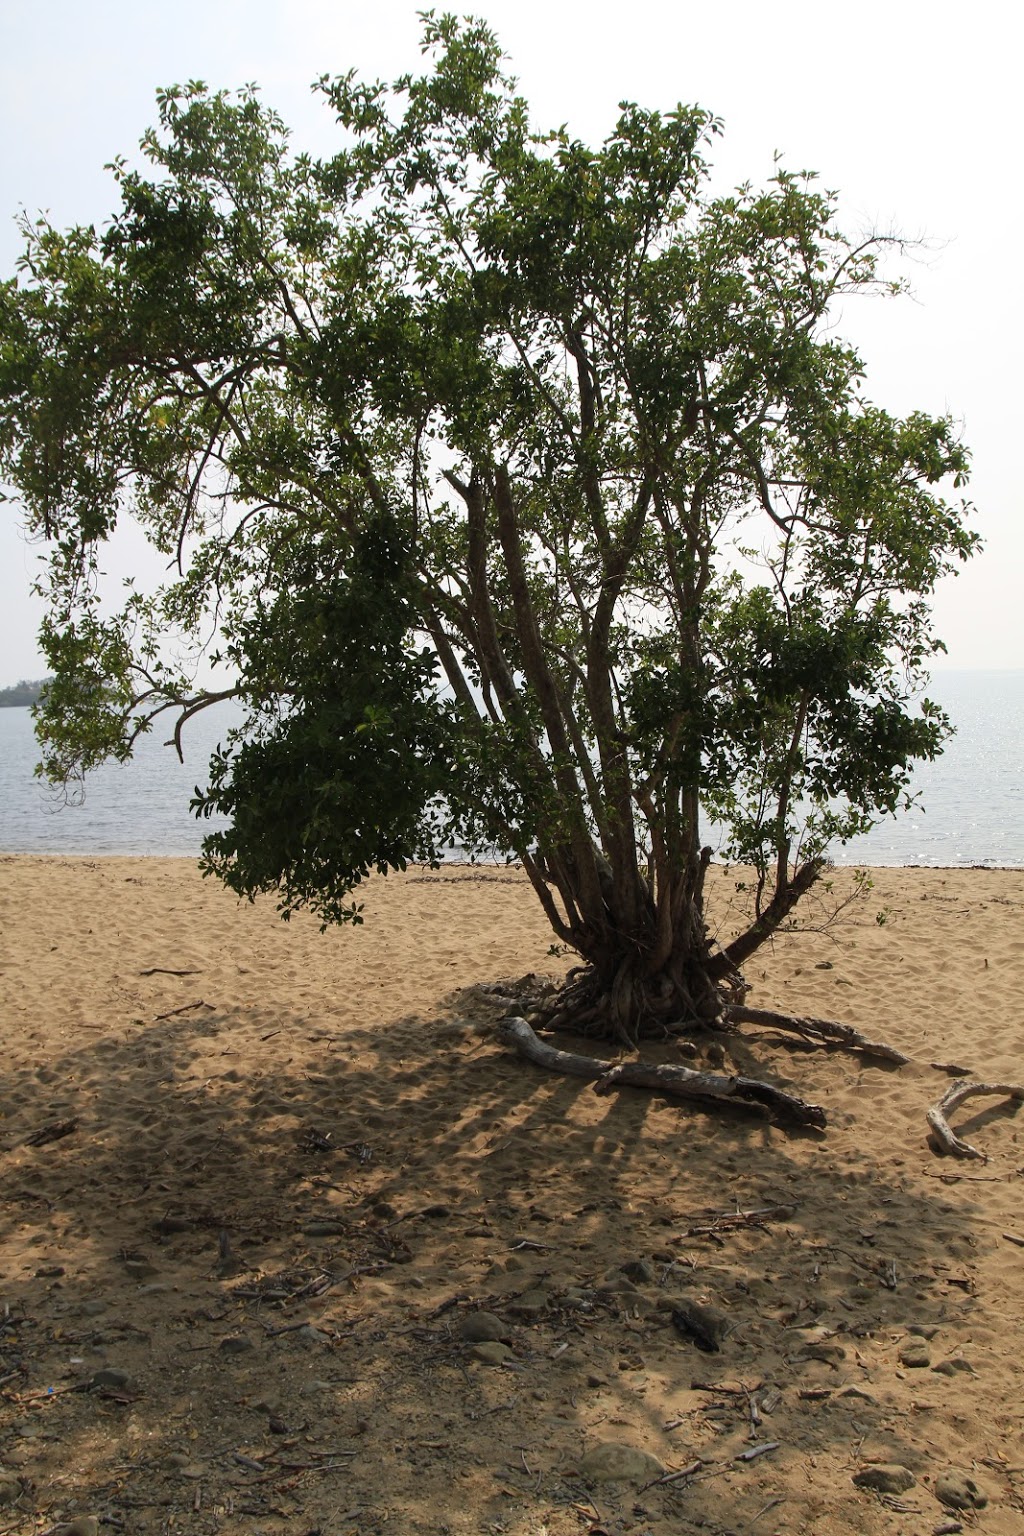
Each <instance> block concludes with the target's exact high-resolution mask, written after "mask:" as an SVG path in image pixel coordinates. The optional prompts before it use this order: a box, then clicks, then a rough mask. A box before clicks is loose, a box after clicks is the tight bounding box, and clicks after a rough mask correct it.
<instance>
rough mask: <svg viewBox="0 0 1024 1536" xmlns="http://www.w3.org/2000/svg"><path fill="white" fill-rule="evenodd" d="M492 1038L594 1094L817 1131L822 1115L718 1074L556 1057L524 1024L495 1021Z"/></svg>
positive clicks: (765, 1086)
mask: <svg viewBox="0 0 1024 1536" xmlns="http://www.w3.org/2000/svg"><path fill="white" fill-rule="evenodd" d="M498 1036H499V1038H500V1039H501V1041H502V1042H503V1043H504V1044H505V1045H508V1046H511V1047H512V1048H513V1050H516V1051H518V1052H519V1054H520V1055H521V1056H525V1057H526V1058H527V1060H528V1061H532V1062H534V1063H535V1064H536V1065H537V1066H539V1067H546V1068H547V1069H548V1071H551V1072H562V1073H565V1074H567V1075H568V1076H570V1077H582V1078H587V1079H589V1080H590V1081H592V1082H593V1084H594V1091H595V1093H608V1092H610V1091H611V1089H613V1088H620V1087H635V1088H653V1089H654V1090H656V1091H657V1092H659V1093H666V1094H669V1095H671V1096H673V1097H676V1098H684V1099H696V1100H703V1101H705V1102H714V1103H721V1102H723V1101H726V1102H729V1103H731V1104H735V1105H738V1106H740V1107H743V1108H746V1109H751V1108H764V1109H767V1110H768V1111H769V1112H770V1113H772V1114H773V1115H775V1116H777V1117H778V1118H779V1119H784V1120H789V1121H793V1122H795V1123H796V1124H797V1125H811V1126H816V1127H818V1128H819V1129H822V1128H824V1126H825V1123H826V1121H825V1111H824V1110H823V1109H822V1108H821V1106H820V1105H819V1104H810V1103H808V1102H807V1101H806V1100H804V1099H798V1098H796V1097H795V1096H794V1095H793V1094H789V1093H785V1092H784V1091H783V1090H782V1089H781V1088H775V1087H773V1086H772V1084H770V1083H762V1082H760V1081H758V1080H757V1079H756V1078H750V1077H727V1076H725V1075H724V1074H722V1073H718V1072H694V1071H691V1069H690V1068H689V1067H677V1066H656V1065H652V1064H650V1063H647V1062H642V1061H624V1062H619V1063H614V1062H610V1061H601V1060H599V1059H595V1058H594V1057H592V1056H580V1055H577V1054H576V1053H575V1052H573V1051H560V1050H558V1049H556V1047H555V1046H552V1045H548V1044H547V1043H546V1042H545V1041H543V1040H540V1039H538V1037H537V1036H536V1035H535V1034H534V1032H533V1030H532V1029H531V1028H530V1026H529V1024H527V1022H526V1020H525V1019H522V1018H518V1017H515V1016H511V1017H508V1018H504V1019H502V1020H501V1022H500V1023H499V1025H498Z"/></svg>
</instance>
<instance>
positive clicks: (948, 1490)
mask: <svg viewBox="0 0 1024 1536" xmlns="http://www.w3.org/2000/svg"><path fill="white" fill-rule="evenodd" d="M935 1497H936V1498H937V1499H938V1500H939V1503H940V1504H945V1505H947V1506H948V1507H949V1508H950V1509H984V1508H985V1505H986V1504H987V1503H988V1494H987V1493H985V1492H984V1490H983V1489H981V1488H979V1487H978V1484H977V1483H976V1482H975V1481H974V1479H973V1477H970V1476H968V1474H967V1473H966V1472H958V1471H957V1470H956V1468H955V1467H951V1468H950V1469H949V1471H948V1472H943V1473H941V1474H940V1475H939V1476H938V1477H937V1478H936V1479H935Z"/></svg>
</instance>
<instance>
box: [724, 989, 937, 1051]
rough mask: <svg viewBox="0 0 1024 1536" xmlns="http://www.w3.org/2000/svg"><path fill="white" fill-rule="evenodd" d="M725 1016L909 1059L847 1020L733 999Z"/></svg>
mask: <svg viewBox="0 0 1024 1536" xmlns="http://www.w3.org/2000/svg"><path fill="white" fill-rule="evenodd" d="M725 1016H726V1018H727V1019H728V1020H729V1021H730V1023H733V1024H759V1025H761V1027H762V1028H764V1029H781V1030H787V1031H788V1032H789V1033H790V1034H793V1035H799V1036H800V1038H801V1039H802V1040H804V1041H806V1042H807V1044H808V1045H820V1046H830V1045H832V1046H841V1047H843V1048H844V1049H846V1050H848V1051H860V1052H862V1053H863V1055H865V1056H877V1057H878V1058H879V1059H880V1060H881V1061H893V1062H896V1064H897V1065H898V1066H905V1065H906V1063H907V1062H908V1061H909V1060H910V1057H909V1056H905V1055H904V1054H903V1052H902V1051H898V1050H896V1048H895V1047H894V1046H891V1045H885V1044H884V1043H883V1042H881V1041H879V1040H867V1039H865V1037H864V1036H863V1035H862V1034H861V1033H860V1032H859V1030H856V1029H854V1028H853V1026H852V1025H850V1024H837V1023H836V1022H835V1021H834V1020H833V1019H801V1018H796V1017H794V1016H793V1015H792V1014H789V1013H776V1012H775V1011H774V1010H773V1009H771V1008H748V1007H747V1005H746V1003H733V1004H731V1005H730V1006H729V1007H728V1008H727V1009H726V1010H725Z"/></svg>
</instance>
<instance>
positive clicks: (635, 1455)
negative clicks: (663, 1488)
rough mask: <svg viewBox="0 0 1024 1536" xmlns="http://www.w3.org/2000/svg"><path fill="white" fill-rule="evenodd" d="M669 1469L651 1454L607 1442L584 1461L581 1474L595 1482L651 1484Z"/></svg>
mask: <svg viewBox="0 0 1024 1536" xmlns="http://www.w3.org/2000/svg"><path fill="white" fill-rule="evenodd" d="M664 1470H665V1468H664V1467H663V1466H662V1464H661V1462H660V1461H659V1460H658V1458H657V1456H652V1455H651V1453H650V1451H638V1450H637V1449H636V1447H635V1446H632V1445H619V1444H617V1443H616V1442H615V1441H614V1440H606V1441H604V1442H603V1444H601V1445H595V1446H593V1447H592V1448H591V1449H590V1450H589V1451H588V1452H587V1453H586V1455H585V1456H584V1457H583V1459H582V1460H581V1462H580V1472H581V1474H582V1475H583V1476H584V1477H585V1478H589V1479H590V1481H591V1482H595V1483H649V1482H651V1481H652V1479H653V1478H656V1477H660V1476H661V1475H662V1473H663V1472H664Z"/></svg>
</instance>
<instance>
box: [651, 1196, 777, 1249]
mask: <svg viewBox="0 0 1024 1536" xmlns="http://www.w3.org/2000/svg"><path fill="white" fill-rule="evenodd" d="M795 1215H796V1206H795V1205H760V1206H757V1207H756V1208H755V1209H753V1210H749V1211H716V1212H714V1213H713V1214H712V1215H711V1216H709V1217H708V1218H707V1219H706V1220H705V1221H703V1222H700V1223H697V1224H695V1225H694V1226H691V1227H685V1228H684V1229H683V1231H682V1232H679V1233H677V1234H676V1236H675V1237H673V1238H672V1239H671V1241H672V1242H674V1243H679V1242H682V1240H683V1239H684V1238H686V1237H711V1238H715V1237H717V1236H718V1235H719V1233H721V1232H729V1231H738V1230H740V1229H742V1228H744V1227H764V1226H766V1225H767V1223H768V1222H770V1221H791V1220H792V1219H793V1217H794V1216H795Z"/></svg>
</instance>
